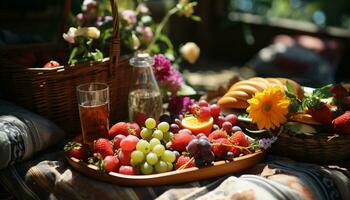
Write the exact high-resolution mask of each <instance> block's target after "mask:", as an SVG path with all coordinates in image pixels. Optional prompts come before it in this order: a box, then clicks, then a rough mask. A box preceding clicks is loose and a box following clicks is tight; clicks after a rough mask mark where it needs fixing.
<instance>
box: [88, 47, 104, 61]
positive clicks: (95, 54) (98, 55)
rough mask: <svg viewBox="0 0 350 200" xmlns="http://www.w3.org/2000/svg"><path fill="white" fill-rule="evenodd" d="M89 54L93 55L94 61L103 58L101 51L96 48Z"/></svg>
mask: <svg viewBox="0 0 350 200" xmlns="http://www.w3.org/2000/svg"><path fill="white" fill-rule="evenodd" d="M91 54H92V56H93V59H94V61H99V60H102V59H103V53H102V52H101V51H100V50H98V49H96V50H95V52H92V53H91Z"/></svg>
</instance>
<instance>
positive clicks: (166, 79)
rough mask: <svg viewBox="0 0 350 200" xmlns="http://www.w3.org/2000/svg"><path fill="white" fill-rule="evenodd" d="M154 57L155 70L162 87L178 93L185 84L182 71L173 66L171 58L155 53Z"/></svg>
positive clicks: (174, 93)
mask: <svg viewBox="0 0 350 200" xmlns="http://www.w3.org/2000/svg"><path fill="white" fill-rule="evenodd" d="M153 59H154V65H153V71H154V74H155V76H156V79H157V81H158V83H159V85H160V87H162V88H164V89H166V90H167V91H170V92H171V93H172V94H173V95H176V93H177V91H179V89H180V88H181V86H182V84H183V79H182V75H181V73H180V72H179V71H177V70H175V69H173V68H172V66H171V62H170V60H168V59H167V58H166V57H165V56H164V55H161V54H158V55H155V56H154V57H153Z"/></svg>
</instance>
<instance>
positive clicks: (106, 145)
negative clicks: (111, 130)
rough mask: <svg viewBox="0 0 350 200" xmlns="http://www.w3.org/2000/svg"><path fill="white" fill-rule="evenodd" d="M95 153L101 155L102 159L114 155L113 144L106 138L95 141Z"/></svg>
mask: <svg viewBox="0 0 350 200" xmlns="http://www.w3.org/2000/svg"><path fill="white" fill-rule="evenodd" d="M93 152H94V153H99V154H101V156H102V158H105V157H106V156H112V155H113V154H114V153H113V148H112V144H111V142H110V141H109V140H107V139H105V138H100V139H97V140H95V141H94V144H93Z"/></svg>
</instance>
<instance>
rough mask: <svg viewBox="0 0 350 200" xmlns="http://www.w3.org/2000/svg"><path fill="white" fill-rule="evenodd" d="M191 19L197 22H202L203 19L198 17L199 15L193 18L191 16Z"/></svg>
mask: <svg viewBox="0 0 350 200" xmlns="http://www.w3.org/2000/svg"><path fill="white" fill-rule="evenodd" d="M191 19H192V20H193V21H196V22H200V21H202V19H201V17H200V16H197V15H192V16H191Z"/></svg>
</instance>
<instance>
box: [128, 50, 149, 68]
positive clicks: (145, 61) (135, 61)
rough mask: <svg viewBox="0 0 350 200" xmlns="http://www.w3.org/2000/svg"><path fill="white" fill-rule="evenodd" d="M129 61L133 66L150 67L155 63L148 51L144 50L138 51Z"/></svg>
mask: <svg viewBox="0 0 350 200" xmlns="http://www.w3.org/2000/svg"><path fill="white" fill-rule="evenodd" d="M129 62H130V65H131V66H133V67H150V66H152V65H153V64H154V60H153V58H152V57H151V56H150V55H149V54H148V53H144V52H142V53H136V55H135V56H134V57H132V58H131V59H130V61H129Z"/></svg>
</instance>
